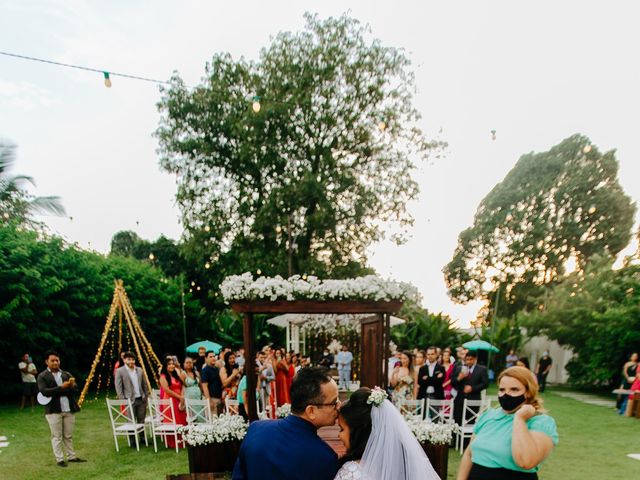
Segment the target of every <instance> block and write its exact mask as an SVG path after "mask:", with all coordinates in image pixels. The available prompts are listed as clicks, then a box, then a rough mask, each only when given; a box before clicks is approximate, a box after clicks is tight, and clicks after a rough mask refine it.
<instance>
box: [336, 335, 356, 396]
mask: <svg viewBox="0 0 640 480" xmlns="http://www.w3.org/2000/svg"><path fill="white" fill-rule="evenodd" d="M336 362H337V364H338V378H339V380H338V387H339V388H340V389H341V390H347V391H348V390H349V384H350V382H351V362H353V353H351V352H350V351H349V347H348V346H346V345H343V346H342V351H341V352H338V355H337V356H336Z"/></svg>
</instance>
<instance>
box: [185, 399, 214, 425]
mask: <svg viewBox="0 0 640 480" xmlns="http://www.w3.org/2000/svg"><path fill="white" fill-rule="evenodd" d="M184 403H185V406H186V407H187V423H188V424H189V425H194V424H197V423H211V409H210V408H209V400H207V399H206V398H205V399H202V400H197V399H193V398H185V399H184Z"/></svg>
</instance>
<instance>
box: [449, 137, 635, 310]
mask: <svg viewBox="0 0 640 480" xmlns="http://www.w3.org/2000/svg"><path fill="white" fill-rule="evenodd" d="M635 210H636V207H635V205H634V204H633V203H632V202H631V199H630V198H629V197H628V196H627V195H626V194H625V193H624V191H623V190H622V187H621V186H620V183H619V182H618V161H617V160H616V157H615V151H613V150H611V151H608V152H600V150H598V148H597V147H596V146H595V145H592V144H591V141H590V140H589V139H588V138H587V137H585V136H582V135H574V136H572V137H569V138H567V139H566V140H564V141H562V142H561V143H560V144H558V145H556V146H554V147H553V148H551V149H550V150H549V151H548V152H541V153H533V152H532V153H528V154H526V155H523V156H522V157H520V159H519V160H518V162H517V164H516V165H515V167H514V168H513V169H512V170H511V171H510V172H509V173H508V174H507V176H506V177H505V179H504V180H503V181H502V182H500V183H499V184H498V185H496V186H495V187H494V188H493V190H492V191H491V192H490V193H489V194H488V195H487V196H486V197H485V198H484V199H483V200H482V202H481V203H480V206H479V207H478V211H477V212H476V215H475V218H474V223H473V226H471V227H470V228H468V229H466V230H464V231H463V232H462V233H461V234H460V236H459V238H458V245H457V247H456V250H455V252H454V256H453V259H452V260H451V262H450V263H449V264H448V265H447V266H446V267H445V268H444V274H445V279H446V283H447V287H448V289H449V294H450V296H451V297H452V298H453V299H454V300H456V301H459V302H463V303H466V302H467V301H469V300H475V299H485V300H486V299H489V300H490V301H491V302H492V303H494V306H495V302H496V301H497V302H498V305H499V307H500V313H499V315H507V316H509V315H512V314H513V313H514V312H516V311H518V310H520V309H523V308H525V309H526V308H530V307H531V306H532V305H536V304H537V303H536V301H535V300H534V299H535V298H537V297H539V296H540V294H541V293H542V291H543V289H544V287H543V286H544V285H546V284H549V283H551V282H554V281H556V280H557V279H559V278H561V277H562V276H563V274H564V273H565V269H566V266H567V265H568V264H569V263H570V262H573V263H574V265H575V267H576V268H577V269H578V270H582V269H583V268H584V266H585V265H586V263H587V262H588V260H589V259H590V258H591V257H592V256H593V255H596V254H608V255H615V254H617V253H618V252H619V251H620V250H622V249H623V248H624V247H625V246H626V245H627V244H628V243H629V240H630V238H631V227H632V224H633V217H634V213H635ZM490 311H494V309H492V310H490Z"/></svg>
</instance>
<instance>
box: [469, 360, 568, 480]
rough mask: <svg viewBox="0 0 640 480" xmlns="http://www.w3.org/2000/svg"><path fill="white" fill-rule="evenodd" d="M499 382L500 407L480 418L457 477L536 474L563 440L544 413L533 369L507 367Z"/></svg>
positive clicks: (515, 479) (514, 479) (482, 479)
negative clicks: (559, 440)
mask: <svg viewBox="0 0 640 480" xmlns="http://www.w3.org/2000/svg"><path fill="white" fill-rule="evenodd" d="M498 385H499V393H498V400H499V402H500V408H496V409H493V410H489V411H487V412H485V413H484V414H483V415H482V416H481V417H480V418H479V419H478V422H477V423H476V425H475V427H474V429H473V432H474V435H473V438H472V439H471V443H470V444H469V447H468V448H467V450H466V451H465V452H464V455H463V457H462V461H461V462H460V468H459V469H458V480H488V479H491V480H502V479H505V480H506V479H509V480H520V479H523V480H524V479H537V478H538V474H537V473H536V472H537V471H538V469H539V468H540V464H541V463H542V461H543V460H544V459H545V458H546V457H547V456H548V455H549V454H550V453H551V450H553V447H554V446H555V445H557V444H558V430H557V428H556V422H555V421H554V420H553V418H551V417H550V416H549V415H546V414H545V410H544V409H543V408H542V400H541V399H540V398H538V384H537V382H536V378H535V376H534V375H533V373H531V371H530V370H529V369H527V368H524V367H511V368H507V369H506V370H505V371H503V372H502V373H501V374H500V376H499V377H498Z"/></svg>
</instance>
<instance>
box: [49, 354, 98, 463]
mask: <svg viewBox="0 0 640 480" xmlns="http://www.w3.org/2000/svg"><path fill="white" fill-rule="evenodd" d="M44 359H45V362H46V364H47V369H46V370H44V371H43V372H41V373H40V375H38V390H40V393H41V394H42V395H43V396H44V397H48V398H50V400H49V402H48V403H47V404H46V405H45V406H44V413H45V417H46V418H47V422H48V423H49V429H50V430H51V446H52V447H53V454H54V456H55V457H56V462H57V464H58V466H59V467H66V466H67V462H85V461H86V460H82V459H80V458H78V457H77V456H76V452H75V450H74V448H73V429H74V427H75V423H76V418H75V415H74V413H75V412H77V411H79V410H80V407H78V404H77V403H76V401H75V399H74V394H75V392H77V391H78V386H77V385H76V380H75V378H73V377H72V376H71V374H70V373H69V372H65V371H64V370H61V369H60V355H58V354H57V353H56V352H53V351H49V352H47V353H45V355H44ZM63 447H64V448H63ZM65 453H66V456H67V462H65Z"/></svg>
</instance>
